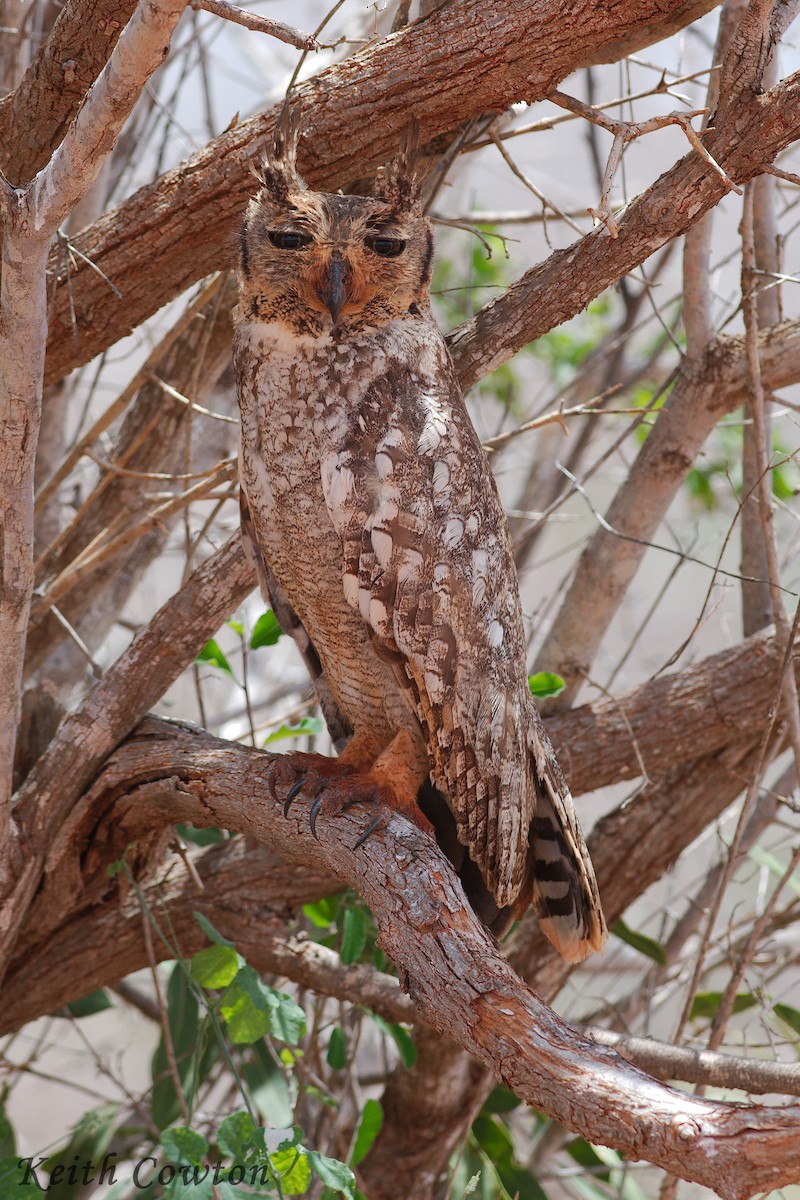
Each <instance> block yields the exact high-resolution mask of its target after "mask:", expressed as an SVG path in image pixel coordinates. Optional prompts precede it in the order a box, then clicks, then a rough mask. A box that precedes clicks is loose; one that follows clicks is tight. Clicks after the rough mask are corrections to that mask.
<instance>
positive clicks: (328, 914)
mask: <svg viewBox="0 0 800 1200" xmlns="http://www.w3.org/2000/svg"><path fill="white" fill-rule="evenodd" d="M340 902H341V901H340V897H339V896H326V897H325V899H324V900H317V901H315V902H314V903H313V904H304V905H303V912H304V913H305V915H306V916H307V917H308V919H309V921H311V922H313V924H314V925H316V926H317V928H318V929H328V928H329V927H330V926H331V925H332V924H333V922H334V921H335V920H336V915H337V913H338V912H339V904H340Z"/></svg>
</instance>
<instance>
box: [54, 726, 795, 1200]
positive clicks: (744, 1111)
mask: <svg viewBox="0 0 800 1200" xmlns="http://www.w3.org/2000/svg"><path fill="white" fill-rule="evenodd" d="M181 736H182V735H181V734H180V732H179V733H178V734H177V738H178V740H180V739H181ZM184 736H185V735H184ZM141 740H142V741H143V742H145V743H146V741H147V738H146V736H145V737H144V738H143V739H141ZM152 749H153V747H152V745H150V746H148V745H146V744H144V745H140V746H139V747H138V750H137V749H135V748H133V747H132V746H130V745H129V746H128V747H126V748H123V749H122V751H121V752H120V753H119V754H118V755H114V756H112V758H111V760H110V761H109V765H108V768H107V770H106V772H104V777H103V778H101V779H100V780H99V781H98V782H97V784H95V786H94V787H93V788H92V789H91V791H90V792H89V793H88V794H87V797H86V801H85V804H84V805H82V806H81V811H80V812H77V811H76V813H75V815H74V818H73V821H72V822H71V824H72V827H73V828H72V831H71V832H70V831H68V830H66V829H65V831H64V834H65V836H66V837H70V836H71V835H74V832H75V829H76V822H78V823H79V822H80V821H81V820H85V819H87V818H88V816H89V813H90V812H92V810H94V811H93V818H92V819H93V821H94V820H95V819H96V817H97V815H98V810H102V812H103V817H102V819H101V824H100V826H99V827H97V826H93V828H92V830H91V835H92V836H91V840H92V845H93V847H95V848H98V849H99V848H100V847H102V851H101V852H100V857H103V856H104V854H107V853H109V852H114V849H115V847H119V846H120V845H127V844H128V843H129V842H130V841H131V839H132V836H133V835H134V833H135V831H139V832H144V831H149V833H150V836H151V837H152V836H153V835H154V833H155V832H156V831H158V830H159V829H163V828H164V827H166V826H168V825H169V824H171V823H173V822H176V821H181V822H189V823H191V824H194V825H215V826H219V827H223V828H230V829H237V828H238V829H239V830H241V831H242V832H245V833H247V834H248V835H249V836H251V837H255V838H257V839H258V840H260V841H262V842H265V843H266V844H268V845H269V846H270V847H271V849H273V850H274V851H276V852H277V853H278V854H280V855H281V856H282V857H284V858H286V859H288V860H289V861H291V862H297V863H302V864H308V863H314V864H319V865H320V866H321V867H322V869H323V870H324V871H326V872H327V871H330V873H331V874H333V875H335V876H336V877H337V878H339V879H341V880H343V881H345V882H346V883H348V884H349V885H350V886H352V887H355V888H356V890H358V891H359V892H360V893H361V894H362V895H363V896H364V898H365V900H366V901H367V903H368V904H369V906H370V908H371V910H372V912H373V915H374V916H375V919H376V921H377V923H378V929H379V944H380V945H381V946H382V947H383V948H384V949H385V950H386V952H387V953H388V954H389V956H390V957H391V958H392V959H393V960H394V961H395V963H396V965H397V966H398V969H399V972H400V979H401V982H402V984H403V986H404V987H405V988H406V989H407V990H408V991H409V993H410V995H411V997H412V999H413V1000H414V1003H415V1004H416V1005H417V1007H418V1008H419V1010H420V1011H421V1013H422V1015H423V1016H424V1018H425V1019H426V1020H427V1021H429V1022H430V1024H432V1025H433V1027H434V1028H436V1029H438V1030H440V1031H441V1032H443V1033H446V1034H447V1035H448V1036H449V1037H452V1038H454V1039H455V1040H456V1041H457V1042H458V1043H459V1044H460V1045H461V1046H462V1047H463V1048H464V1049H466V1050H467V1051H468V1052H469V1053H470V1054H473V1055H474V1056H475V1057H477V1058H478V1059H479V1060H480V1061H481V1062H482V1063H483V1065H484V1066H485V1067H487V1068H488V1069H490V1070H492V1071H493V1072H494V1073H495V1074H497V1075H498V1077H499V1078H501V1079H502V1080H503V1081H504V1082H505V1083H506V1084H507V1085H508V1086H509V1087H511V1088H512V1090H514V1091H515V1092H516V1093H517V1094H518V1095H520V1096H521V1097H522V1098H523V1099H524V1100H525V1101H526V1102H527V1103H529V1104H532V1105H535V1106H536V1107H537V1108H541V1109H543V1110H544V1111H545V1112H547V1113H549V1114H550V1115H552V1116H553V1117H555V1118H556V1119H557V1120H559V1121H561V1122H562V1123H563V1124H564V1125H565V1126H566V1127H567V1128H569V1129H573V1130H576V1131H577V1132H579V1133H581V1134H582V1135H583V1136H585V1137H587V1138H589V1139H590V1140H591V1141H594V1142H601V1143H603V1144H609V1145H613V1146H615V1147H616V1148H617V1149H619V1150H621V1151H622V1152H623V1153H624V1154H626V1155H627V1156H629V1157H634V1158H646V1159H647V1160H648V1161H650V1162H653V1163H655V1164H657V1165H659V1166H661V1167H663V1168H664V1169H665V1170H669V1171H671V1172H672V1173H675V1174H678V1175H680V1176H681V1177H683V1178H687V1179H692V1180H695V1181H697V1182H700V1183H704V1184H706V1185H707V1186H710V1187H712V1188H713V1189H714V1190H716V1191H717V1192H718V1193H719V1194H720V1195H722V1196H726V1197H728V1196H729V1197H744V1196H748V1195H750V1194H752V1193H753V1192H754V1191H758V1190H765V1189H768V1188H774V1187H779V1186H781V1185H782V1184H784V1183H788V1182H791V1181H792V1180H793V1179H794V1178H796V1177H797V1171H798V1169H800V1138H798V1131H799V1130H800V1106H798V1105H790V1106H787V1107H785V1108H780V1109H775V1108H769V1107H763V1108H761V1107H754V1106H743V1107H742V1106H738V1105H731V1104H721V1103H716V1102H710V1101H705V1100H697V1099H694V1098H691V1097H687V1096H686V1095H684V1094H682V1093H680V1092H677V1091H675V1090H674V1089H672V1088H668V1087H664V1086H662V1085H659V1084H656V1083H655V1081H654V1080H652V1079H650V1078H649V1077H648V1076H646V1075H644V1074H643V1073H642V1072H640V1071H638V1070H637V1069H636V1068H634V1067H632V1066H630V1065H628V1064H627V1063H625V1062H624V1060H622V1059H620V1058H619V1057H618V1056H617V1055H616V1054H614V1053H613V1052H612V1051H609V1050H606V1049H604V1048H601V1047H599V1046H597V1044H596V1043H594V1042H592V1041H591V1040H589V1039H587V1038H585V1037H582V1036H581V1035H579V1034H578V1033H576V1032H575V1031H574V1030H571V1029H570V1028H569V1027H568V1026H567V1025H565V1024H564V1022H563V1021H561V1020H560V1018H558V1017H557V1016H556V1015H555V1014H554V1013H552V1011H551V1010H550V1009H548V1008H547V1007H546V1006H545V1005H544V1004H543V1003H542V1002H541V1001H540V1000H539V999H538V997H537V996H536V994H535V993H534V992H532V991H531V990H530V989H529V988H527V987H526V986H525V985H524V984H523V982H522V981H521V980H520V979H519V977H518V976H517V975H516V974H515V972H514V970H513V968H512V967H511V966H510V965H509V963H508V962H506V961H505V959H503V957H502V955H501V953H500V951H499V949H498V948H497V946H496V944H495V943H494V942H493V940H492V939H491V937H490V936H489V935H488V933H487V932H486V930H485V929H484V928H483V927H482V926H481V925H480V923H479V922H478V921H477V919H476V918H475V917H474V915H473V914H472V912H471V910H470V909H469V907H468V905H467V904H466V901H465V899H464V896H463V892H462V891H461V888H460V884H459V883H458V881H457V879H456V877H455V876H454V875H453V872H452V870H451V869H450V867H449V865H448V864H447V863H446V861H445V860H444V859H443V857H442V855H441V853H440V851H439V850H438V848H437V847H436V845H435V843H433V842H432V841H431V839H429V838H428V837H426V836H425V835H424V834H421V833H420V832H419V831H418V830H416V829H415V828H414V827H413V826H411V825H409V824H408V823H407V822H405V821H404V820H403V819H402V818H400V817H398V816H397V815H395V814H392V815H391V816H390V817H389V819H388V821H387V824H386V825H385V827H384V828H383V829H382V830H381V831H380V833H378V834H376V835H375V836H373V837H372V838H370V839H368V840H367V841H366V842H365V843H364V844H363V845H362V846H359V847H357V848H356V849H354V850H351V849H350V848H349V847H350V846H351V845H353V844H354V842H355V841H356V838H357V837H358V835H359V834H360V832H361V831H362V828H363V826H364V823H365V819H366V820H368V819H369V818H370V817H371V816H372V815H373V814H372V813H369V814H367V816H366V818H365V814H364V813H363V811H356V810H354V811H352V812H349V813H346V814H344V815H343V816H337V817H336V818H335V819H332V820H326V819H325V818H324V817H322V818H321V819H320V820H319V821H318V825H317V833H318V835H319V840H318V841H317V840H316V839H315V837H314V836H313V835H312V833H311V830H310V828H309V826H308V814H307V809H306V806H305V805H304V804H303V803H302V802H300V801H299V800H298V801H295V805H294V807H293V809H292V811H291V813H290V815H289V817H288V818H286V817H284V815H283V801H284V799H285V795H284V794H283V793H284V792H286V791H287V790H288V789H286V788H282V787H279V788H278V795H277V798H276V799H275V800H273V799H272V798H271V796H270V792H269V788H268V787H267V776H268V771H269V764H270V761H271V756H269V755H265V754H258V753H256V752H252V751H249V752H247V757H248V759H249V760H250V770H249V789H248V792H246V793H244V794H243V790H242V788H241V786H240V783H239V781H238V780H231V777H230V772H227V771H226V770H225V768H224V767H221V765H220V763H219V760H218V758H215V755H214V753H213V752H211V753H209V752H208V751H205V752H201V753H200V754H199V755H196V756H193V757H192V759H191V760H189V759H188V758H187V757H186V756H184V757H183V761H182V763H181V766H180V769H179V772H178V774H177V775H173V777H172V779H171V780H164V781H163V782H161V783H156V782H154V779H153V754H152ZM239 749H240V750H241V749H243V748H239ZM136 753H138V759H139V768H138V770H133V771H132V770H131V766H132V758H131V755H132V754H136ZM123 759H126V760H127V761H125V763H124V768H123V771H122V773H121V774H117V782H116V784H115V783H114V782H113V780H114V776H115V773H117V772H119V770H120V766H121V765H122V762H123ZM164 784H166V787H165V786H164ZM232 784H233V786H231V785H232ZM248 793H249V794H248ZM387 816H388V814H387ZM58 857H59V855H58V851H57V850H56V852H55V854H54V857H53V865H54V866H55V863H56V861H57V860H58ZM135 866H136V864H135V863H134V867H135Z"/></svg>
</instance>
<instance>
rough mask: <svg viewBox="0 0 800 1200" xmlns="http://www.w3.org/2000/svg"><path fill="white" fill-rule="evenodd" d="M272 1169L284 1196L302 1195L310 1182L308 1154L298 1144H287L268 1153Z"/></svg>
mask: <svg viewBox="0 0 800 1200" xmlns="http://www.w3.org/2000/svg"><path fill="white" fill-rule="evenodd" d="M270 1161H271V1163H272V1169H273V1171H274V1172H275V1174H276V1175H278V1176H279V1178H280V1181H281V1188H282V1190H283V1192H284V1194H285V1195H286V1196H302V1195H303V1194H304V1193H305V1192H307V1191H308V1185H309V1184H310V1183H311V1166H310V1164H309V1161H308V1155H307V1154H306V1153H305V1152H304V1151H303V1150H301V1149H300V1148H299V1147H298V1146H287V1148H286V1149H285V1150H275V1151H274V1152H273V1153H272V1154H271V1155H270Z"/></svg>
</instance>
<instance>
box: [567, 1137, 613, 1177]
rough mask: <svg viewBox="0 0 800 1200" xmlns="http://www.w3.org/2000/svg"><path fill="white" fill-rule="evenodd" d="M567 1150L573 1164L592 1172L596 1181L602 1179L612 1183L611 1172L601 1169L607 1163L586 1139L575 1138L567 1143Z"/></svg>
mask: <svg viewBox="0 0 800 1200" xmlns="http://www.w3.org/2000/svg"><path fill="white" fill-rule="evenodd" d="M565 1150H566V1152H567V1154H568V1155H569V1156H570V1158H571V1159H572V1160H573V1162H576V1163H578V1165H579V1166H581V1167H585V1168H586V1169H587V1170H590V1171H591V1172H592V1175H593V1176H594V1177H595V1178H596V1179H602V1180H603V1181H604V1182H605V1183H609V1182H610V1180H611V1172H610V1171H607V1170H600V1169H599V1168H601V1167H605V1163H604V1161H603V1159H602V1158H601V1157H600V1155H599V1154H598V1153H597V1151H596V1150H595V1148H594V1146H593V1145H592V1143H591V1142H587V1141H586V1139H585V1138H574V1139H573V1140H572V1141H570V1142H567V1144H566V1146H565Z"/></svg>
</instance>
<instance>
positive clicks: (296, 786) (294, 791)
mask: <svg viewBox="0 0 800 1200" xmlns="http://www.w3.org/2000/svg"><path fill="white" fill-rule="evenodd" d="M305 781H306V777H305V775H301V776H300V778H299V779H298V780H297V782H296V783H293V784H292V786H291V787H290V788H289V790H288V792H287V793H286V799H285V801H284V803H283V815H284V816H285V817H288V815H289V808H290V806H291V803H292V801H293V800H294V798H295V796H297V795H298V793H300V792H302V790H303V784H304V783H305Z"/></svg>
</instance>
